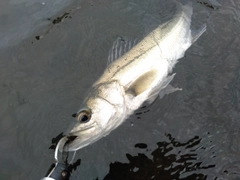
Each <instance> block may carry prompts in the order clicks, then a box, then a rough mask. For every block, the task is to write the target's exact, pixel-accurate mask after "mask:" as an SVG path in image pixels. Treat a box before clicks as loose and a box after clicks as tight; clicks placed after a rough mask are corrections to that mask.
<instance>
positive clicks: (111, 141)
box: [0, 0, 240, 180]
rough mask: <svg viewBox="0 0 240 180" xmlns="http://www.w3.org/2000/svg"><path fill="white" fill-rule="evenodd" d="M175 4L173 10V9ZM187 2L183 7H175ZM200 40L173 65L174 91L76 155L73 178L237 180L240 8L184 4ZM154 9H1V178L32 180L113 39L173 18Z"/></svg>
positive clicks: (111, 4)
mask: <svg viewBox="0 0 240 180" xmlns="http://www.w3.org/2000/svg"><path fill="white" fill-rule="evenodd" d="M181 2H182V1H181ZM184 2H187V1H184ZM192 2H193V8H194V14H193V18H192V26H193V28H198V27H199V26H200V25H201V24H203V23H206V24H207V31H206V32H205V33H204V35H203V36H202V37H201V38H200V39H199V40H198V41H197V42H196V43H195V44H193V46H192V47H191V48H190V49H189V50H188V51H187V52H186V57H184V58H183V59H181V60H180V61H179V63H178V64H177V65H176V67H175V69H174V72H176V73H177V75H176V76H175V78H174V81H173V82H172V85H173V86H176V87H181V88H183V91H179V92H175V93H173V94H170V95H168V96H165V97H164V98H163V99H161V100H157V101H156V102H155V103H154V104H153V105H151V106H150V107H147V109H146V110H144V111H140V112H139V113H138V115H133V116H131V117H130V118H129V119H128V120H127V121H126V122H125V123H124V124H123V125H122V126H120V127H119V128H118V129H116V130H115V131H113V132H112V133H111V134H110V135H109V136H107V137H105V138H103V139H101V140H100V141H98V142H96V143H94V144H92V145H90V146H88V147H85V148H83V149H81V150H79V151H78V153H77V156H76V159H81V164H80V165H79V166H78V167H77V169H76V170H75V171H73V173H72V176H71V178H72V179H73V180H76V179H84V180H85V179H86V180H88V179H90V180H92V179H97V178H98V179H106V180H112V179H164V180H165V179H217V180H220V179H240V131H239V129H240V114H239V111H240V106H239V103H240V97H239V95H240V94H239V89H240V84H239V81H240V61H239V59H240V54H239V52H240V39H239V38H240V36H239V30H240V14H239V10H240V3H239V1H237V0H229V1H225V0H211V1H210V0H209V1H200V2H199V1H192ZM173 5H174V4H173V3H170V2H166V1H163V0H150V1H139V0H131V1H129V0H118V1H112V0H111V1H110V0H98V1H97V0H96V1H87V0H82V1H68V2H65V1H60V0H58V1H54V0H52V1H47V2H45V1H42V2H39V1H31V2H30V1H29V2H28V1H24V0H22V1H15V0H12V1H2V2H0V10H1V11H0V20H1V21H0V23H1V28H0V37H1V40H0V54H1V58H0V59H1V63H0V92H1V93H0V100H1V105H0V133H1V135H0V143H1V148H0V160H1V164H0V179H11V180H16V179H22V180H27V179H29V180H31V179H40V178H42V177H43V176H44V174H45V172H46V171H47V169H48V168H49V166H50V165H51V163H53V162H54V159H53V150H52V149H49V147H50V146H51V144H52V143H51V140H52V138H54V137H56V136H57V135H58V134H60V133H61V132H64V131H65V130H66V129H67V127H68V125H69V124H70V122H71V121H72V120H73V118H72V117H71V115H72V114H73V113H75V112H76V111H77V110H78V108H79V106H80V104H81V101H82V100H83V98H84V94H85V92H86V91H87V90H88V88H89V87H90V86H91V84H92V83H93V82H94V81H95V80H96V79H97V78H98V77H99V76H100V75H101V73H102V72H103V70H104V69H105V68H106V64H107V58H108V53H109V50H110V49H111V47H112V44H113V42H114V41H115V40H116V39H117V38H118V37H119V36H123V37H126V38H127V37H129V38H140V37H142V36H144V35H146V34H147V33H148V32H149V31H150V30H151V29H152V28H154V27H155V26H157V25H158V24H159V23H161V22H162V21H163V19H167V18H169V17H170V15H171V14H173V9H174V8H173Z"/></svg>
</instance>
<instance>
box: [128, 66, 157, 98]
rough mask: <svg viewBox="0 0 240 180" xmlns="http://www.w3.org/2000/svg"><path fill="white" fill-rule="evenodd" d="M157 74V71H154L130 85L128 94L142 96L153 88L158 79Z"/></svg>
mask: <svg viewBox="0 0 240 180" xmlns="http://www.w3.org/2000/svg"><path fill="white" fill-rule="evenodd" d="M157 74H158V73H157V70H152V71H149V72H147V73H145V74H143V75H142V76H140V77H139V78H137V79H136V80H135V81H134V82H133V83H132V84H131V85H130V87H129V88H128V89H127V90H126V92H127V93H130V94H132V95H133V96H138V95H140V94H142V93H143V92H145V91H146V90H148V89H149V88H152V85H153V82H154V80H156V78H157Z"/></svg>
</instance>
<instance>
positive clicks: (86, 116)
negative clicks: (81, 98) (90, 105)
mask: <svg viewBox="0 0 240 180" xmlns="http://www.w3.org/2000/svg"><path fill="white" fill-rule="evenodd" d="M90 119H91V113H90V112H89V111H85V110H83V111H81V112H80V113H79V114H78V121H79V122H82V123H86V122H88V121H89V120H90Z"/></svg>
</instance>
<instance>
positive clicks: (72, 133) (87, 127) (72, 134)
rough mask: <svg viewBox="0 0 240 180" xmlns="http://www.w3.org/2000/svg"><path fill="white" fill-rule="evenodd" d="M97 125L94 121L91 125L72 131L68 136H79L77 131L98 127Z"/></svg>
mask: <svg viewBox="0 0 240 180" xmlns="http://www.w3.org/2000/svg"><path fill="white" fill-rule="evenodd" d="M96 125H97V123H96V122H94V123H92V124H90V125H89V126H86V127H84V128H81V129H80V130H77V131H76V130H75V131H70V132H69V133H68V134H67V135H66V136H70V137H71V136H77V135H76V134H77V133H81V132H84V131H87V130H89V129H91V128H93V127H96Z"/></svg>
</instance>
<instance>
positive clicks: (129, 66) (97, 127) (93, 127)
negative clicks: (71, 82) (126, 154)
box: [58, 3, 206, 152]
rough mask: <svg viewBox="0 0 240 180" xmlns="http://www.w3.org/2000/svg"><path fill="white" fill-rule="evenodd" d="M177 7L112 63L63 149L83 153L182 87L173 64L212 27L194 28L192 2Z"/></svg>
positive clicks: (63, 141) (88, 97) (84, 105)
mask: <svg viewBox="0 0 240 180" xmlns="http://www.w3.org/2000/svg"><path fill="white" fill-rule="evenodd" d="M177 9H178V10H177V13H176V14H175V15H174V17H173V18H172V19H171V20H169V21H167V22H165V23H162V24H160V25H159V26H158V27H157V28H155V29H154V30H153V31H152V32H150V33H149V34H148V35H146V36H145V37H144V38H143V39H142V40H141V41H139V42H138V43H136V44H135V45H134V46H133V47H131V49H130V50H128V51H127V52H125V53H124V54H123V55H122V56H120V57H118V58H117V59H116V60H114V61H112V62H111V63H110V64H109V66H108V67H107V68H106V70H105V71H104V72H103V74H102V76H101V77H100V78H99V79H98V80H97V81H96V82H95V83H94V84H93V85H92V87H91V88H90V89H89V91H88V92H87V93H86V97H85V99H84V101H83V102H82V105H81V108H80V110H79V111H78V112H77V113H76V117H75V119H74V122H73V125H72V126H70V129H69V131H68V132H67V133H66V135H65V136H64V137H63V138H62V139H61V140H60V141H59V144H58V146H59V150H60V151H61V150H63V149H65V151H69V152H70V151H77V150H79V149H81V148H83V147H85V146H88V145H90V144H92V143H94V142H96V141H98V140H99V139H101V138H102V137H105V136H107V135H108V134H109V133H110V132H111V131H113V130H114V129H116V128H117V127H119V126H120V125H121V124H122V123H123V122H124V121H125V120H126V119H127V118H128V117H129V116H130V115H131V114H133V112H134V111H136V110H137V109H139V108H140V107H141V106H142V105H143V104H144V103H147V104H151V103H152V102H153V101H154V100H155V99H156V98H157V97H158V96H161V94H168V93H170V92H174V91H177V90H180V89H179V88H174V87H172V86H171V85H170V84H169V83H170V82H171V81H172V79H173V78H174V76H175V73H172V71H173V68H174V66H175V64H176V63H177V62H178V60H179V59H180V58H182V57H184V54H185V51H186V50H187V49H188V48H189V47H190V46H191V45H192V44H193V43H194V42H195V41H196V40H197V39H198V38H199V37H200V36H201V35H202V34H203V33H204V32H205V31H206V24H203V25H202V26H201V28H199V29H198V30H191V27H190V26H191V17H192V13H193V8H192V4H191V3H188V4H185V5H182V4H180V5H177ZM116 49H117V48H116ZM112 56H114V55H112ZM110 59H112V58H110ZM163 92H164V93H163ZM66 143H67V148H65V147H66Z"/></svg>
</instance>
